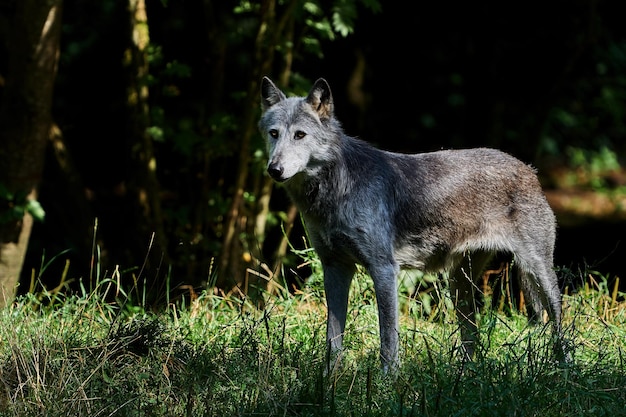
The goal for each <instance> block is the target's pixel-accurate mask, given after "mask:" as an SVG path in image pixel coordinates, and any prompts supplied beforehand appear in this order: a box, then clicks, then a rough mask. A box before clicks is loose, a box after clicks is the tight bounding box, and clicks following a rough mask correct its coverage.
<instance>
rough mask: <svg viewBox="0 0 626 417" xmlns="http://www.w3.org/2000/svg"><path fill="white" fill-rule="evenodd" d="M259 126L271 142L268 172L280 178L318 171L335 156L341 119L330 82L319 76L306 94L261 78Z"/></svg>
mask: <svg viewBox="0 0 626 417" xmlns="http://www.w3.org/2000/svg"><path fill="white" fill-rule="evenodd" d="M261 106H262V110H263V114H262V116H261V120H260V121H259V129H260V131H261V134H262V135H263V137H264V138H265V141H266V143H267V151H268V154H269V158H268V163H267V172H268V173H269V174H270V176H271V177H272V178H273V179H274V180H276V181H279V182H283V181H287V180H289V179H290V178H292V177H293V176H295V175H296V174H300V173H302V174H304V175H306V176H312V175H314V174H315V173H316V172H317V171H318V170H319V169H321V168H322V167H323V166H324V165H325V164H326V163H328V162H329V161H331V160H332V159H334V153H335V151H334V150H333V149H335V148H336V147H337V144H338V138H339V137H340V135H341V128H340V126H339V123H338V122H337V120H336V119H335V118H334V105H333V97H332V94H331V92H330V86H329V85H328V83H327V82H326V80H324V79H323V78H320V79H318V80H317V81H316V82H315V84H313V87H312V88H311V90H310V91H309V94H308V95H307V96H306V97H289V98H288V97H287V96H285V94H284V93H283V92H282V91H281V90H279V89H278V87H276V85H275V84H274V83H273V82H272V81H271V80H270V79H269V78H267V77H263V80H262V81H261Z"/></svg>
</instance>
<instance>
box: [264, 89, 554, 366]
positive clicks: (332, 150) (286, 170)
mask: <svg viewBox="0 0 626 417" xmlns="http://www.w3.org/2000/svg"><path fill="white" fill-rule="evenodd" d="M261 108H262V115H261V118H260V120H259V124H258V126H259V130H260V132H261V134H262V135H263V137H264V138H265V140H266V143H267V151H268V163H267V172H268V173H269V175H270V176H271V177H272V178H273V179H274V180H275V181H277V182H278V183H282V184H283V186H284V187H285V189H286V191H287V193H288V194H289V196H290V197H291V199H292V200H293V201H294V203H295V204H296V206H297V207H298V209H299V211H300V212H301V214H302V217H303V219H304V223H305V226H306V228H307V231H308V234H309V238H310V241H311V243H312V245H313V247H314V249H315V251H316V252H317V254H318V256H319V258H320V260H321V263H322V267H323V272H324V288H325V293H326V302H327V308H328V318H327V344H328V351H329V352H330V355H331V356H329V357H331V358H334V359H332V360H329V365H328V366H329V367H331V362H332V363H333V366H334V365H335V364H336V363H337V362H338V360H339V359H338V358H339V356H340V353H341V349H342V339H343V333H344V330H345V325H346V314H347V304H348V294H349V289H350V284H351V281H352V279H353V276H354V274H355V271H356V264H360V265H362V266H364V267H365V269H366V271H367V272H368V273H369V275H370V276H371V277H372V280H373V282H374V289H375V293H376V303H377V307H378V319H379V320H378V321H379V327H380V328H379V331H380V358H381V360H382V365H383V368H384V369H385V370H389V369H392V368H396V367H397V365H398V360H399V352H398V351H399V343H398V338H399V334H398V331H399V330H398V329H399V327H398V294H397V284H396V276H397V275H398V273H399V271H400V269H401V268H418V269H422V270H424V271H444V272H448V273H449V282H450V291H451V296H452V299H453V301H454V304H455V306H456V312H457V318H458V320H459V322H460V326H461V340H462V350H461V351H462V352H463V354H464V356H465V357H466V358H470V359H471V358H472V357H473V356H474V354H475V348H476V345H477V343H478V336H477V335H478V333H477V325H476V322H475V313H476V311H475V303H474V289H475V288H476V284H477V282H478V280H479V279H480V278H481V277H482V274H483V272H484V271H485V269H486V268H487V267H488V266H489V263H490V260H492V259H493V258H494V257H495V256H502V255H503V254H506V255H507V256H511V257H512V259H513V265H514V268H515V269H516V270H517V271H516V272H517V275H518V277H519V279H520V284H521V287H522V289H523V291H524V292H525V295H526V297H527V299H529V300H531V304H532V306H533V307H534V310H535V311H543V309H545V310H547V313H548V315H549V318H550V319H551V320H552V321H553V323H554V331H555V333H556V335H557V336H558V340H559V341H560V340H561V324H560V323H561V294H560V291H559V286H558V281H557V276H556V274H555V272H554V269H553V250H554V243H555V237H556V221H555V216H554V214H553V212H552V210H551V208H550V206H549V205H548V203H547V201H546V198H545V196H544V194H543V191H542V188H541V186H540V184H539V181H538V179H537V175H536V172H535V170H534V169H533V168H532V167H530V166H528V165H526V164H525V163H523V162H521V161H520V160H518V159H516V158H514V157H512V156H510V155H508V154H506V153H504V152H501V151H499V150H495V149H488V148H476V149H465V150H441V151H436V152H429V153H419V154H412V155H410V154H401V153H392V152H388V151H384V150H381V149H378V148H376V147H374V146H372V145H370V144H368V143H366V142H364V141H362V140H360V139H357V138H354V137H351V136H348V135H347V134H345V133H344V131H343V128H342V126H341V124H340V122H339V121H338V120H337V119H336V118H335V115H334V102H333V96H332V93H331V90H330V86H329V85H328V83H327V82H326V80H324V79H322V78H320V79H318V80H317V81H316V82H315V83H314V84H313V86H312V87H311V90H310V91H309V93H308V95H307V96H306V97H287V96H286V95H285V93H283V92H282V91H281V90H280V89H279V88H277V87H276V85H275V84H274V83H273V82H272V81H271V80H270V79H269V78H267V77H264V78H263V79H262V82H261ZM557 345H560V342H557ZM561 347H562V346H561ZM561 350H562V349H561Z"/></svg>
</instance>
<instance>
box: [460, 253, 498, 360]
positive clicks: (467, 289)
mask: <svg viewBox="0 0 626 417" xmlns="http://www.w3.org/2000/svg"><path fill="white" fill-rule="evenodd" d="M492 257H493V254H492V253H490V252H486V251H476V252H471V253H469V254H467V255H466V256H464V257H463V258H462V260H461V261H460V263H459V265H458V266H457V267H456V268H454V269H453V270H452V271H451V272H450V277H449V280H450V295H451V297H452V302H453V303H454V307H455V309H456V314H457V320H458V321H459V324H460V327H461V343H462V353H463V355H464V359H466V360H471V359H473V357H474V351H475V349H476V346H477V345H478V344H479V342H480V341H479V335H478V326H477V323H476V311H477V305H476V291H480V287H479V283H480V282H481V281H480V280H481V278H482V274H483V272H484V270H485V268H486V267H487V264H488V263H489V261H490V260H491V258H492Z"/></svg>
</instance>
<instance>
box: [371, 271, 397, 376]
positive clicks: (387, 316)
mask: <svg viewBox="0 0 626 417" xmlns="http://www.w3.org/2000/svg"><path fill="white" fill-rule="evenodd" d="M398 272H399V269H398V267H397V266H396V265H395V264H394V263H390V264H386V265H380V266H375V267H370V275H371V276H372V279H373V280H374V289H375V290H376V303H377V304H378V325H379V328H380V359H381V362H382V366H383V371H384V372H385V373H387V372H389V371H395V370H397V367H398V366H399V359H398V352H399V341H398V339H399V331H400V330H399V324H398V289H397V286H396V276H397V275H398Z"/></svg>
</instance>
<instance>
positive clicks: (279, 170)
mask: <svg viewBox="0 0 626 417" xmlns="http://www.w3.org/2000/svg"><path fill="white" fill-rule="evenodd" d="M283 172H284V169H283V167H282V166H280V165H278V164H271V165H270V166H268V167H267V173H268V174H270V177H272V178H274V179H275V180H277V181H281V180H282V177H283Z"/></svg>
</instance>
